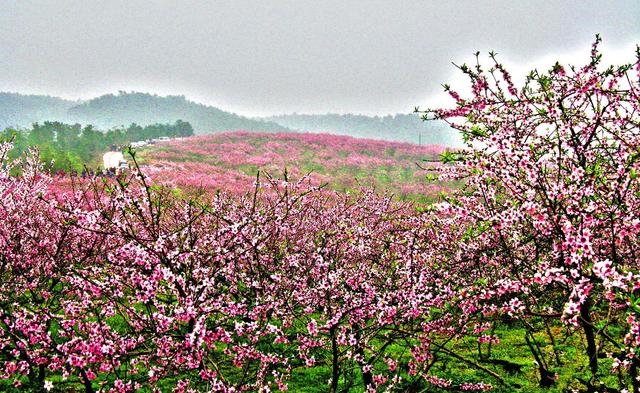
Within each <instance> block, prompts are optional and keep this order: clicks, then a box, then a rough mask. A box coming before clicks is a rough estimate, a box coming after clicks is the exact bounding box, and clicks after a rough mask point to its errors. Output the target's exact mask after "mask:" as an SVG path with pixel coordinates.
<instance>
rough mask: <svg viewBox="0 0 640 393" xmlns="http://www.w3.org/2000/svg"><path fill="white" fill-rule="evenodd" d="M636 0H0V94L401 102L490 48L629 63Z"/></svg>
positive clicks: (525, 67)
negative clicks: (594, 52) (594, 47)
mask: <svg viewBox="0 0 640 393" xmlns="http://www.w3.org/2000/svg"><path fill="white" fill-rule="evenodd" d="M638 21H640V1H638V0H628V1H623V0H620V1H614V0H611V1H603V0H596V1H591V0H581V1H551V0H535V1H519V0H505V1H498V0H494V1H490V0H484V1H481V0H469V1H463V0H458V1H408V0H407V1H402V0H394V1H391V0H390V1H376V0H335V1H334V0H323V1H317V0H294V1H284V0H282V1H281V0H269V1H259V0H255V1H246V0H229V1H215V0H211V1H184V0H182V1H148V0H144V1H138V0H125V1H120V0H109V1H93V0H79V1H62V0H61V1H54V0H48V1H29V0H15V1H8V0H0V91H12V92H20V93H28V94H48V95H54V96H61V97H64V98H68V99H88V98H92V97H95V96H98V95H102V94H106V93H116V92H118V91H120V90H123V91H142V92H150V93H155V94H159V95H169V94H171V95H185V96H186V97H187V98H188V99H190V100H193V101H197V102H201V103H204V104H209V105H213V106H217V107H220V108H221V109H225V110H230V111H233V112H236V113H239V114H242V115H247V116H266V115H271V114H282V113H292V112H297V113H328V112H337V113H348V112H351V113H362V114H370V115H373V114H379V115H382V114H389V113H408V112H411V111H412V109H413V108H414V107H415V106H422V107H425V106H438V105H441V104H444V103H446V102H443V101H442V99H443V93H442V87H441V85H442V84H443V83H450V84H453V86H456V83H463V82H462V80H461V79H460V75H459V73H456V69H455V67H454V66H453V65H452V62H454V63H456V64H462V63H465V62H466V63H471V62H473V61H474V57H473V53H474V52H476V51H481V52H482V53H483V56H484V57H482V58H483V59H485V60H486V53H487V52H488V51H490V50H494V51H496V52H498V54H499V58H500V59H501V61H502V62H503V63H504V64H505V65H506V66H507V68H508V69H510V70H513V73H514V76H515V77H516V79H517V77H518V76H519V75H521V76H524V75H525V74H527V73H528V71H529V70H531V69H532V68H535V67H537V68H538V69H541V70H547V69H548V68H550V66H551V65H552V64H553V63H555V61H556V60H561V61H564V62H565V63H569V64H584V63H586V62H587V60H588V57H589V50H590V44H591V42H593V40H594V37H595V34H596V33H599V34H600V35H601V36H602V38H603V46H602V48H603V53H604V57H605V61H607V60H610V61H611V62H612V63H614V64H617V63H619V62H623V61H631V60H633V58H634V57H633V55H634V51H635V45H636V44H640V23H639V22H638Z"/></svg>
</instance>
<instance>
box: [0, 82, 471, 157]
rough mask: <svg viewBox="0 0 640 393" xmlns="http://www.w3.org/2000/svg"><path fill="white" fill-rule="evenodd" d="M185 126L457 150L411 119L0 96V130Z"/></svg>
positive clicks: (433, 126)
mask: <svg viewBox="0 0 640 393" xmlns="http://www.w3.org/2000/svg"><path fill="white" fill-rule="evenodd" d="M176 120H183V121H186V122H189V123H190V124H191V125H192V127H193V129H194V131H195V133H196V134H211V133H216V132H220V131H234V130H251V131H264V132H282V131H292V130H293V131H303V132H304V131H307V132H314V133H319V132H323V133H331V134H339V135H350V136H354V137H359V138H372V139H382V140H389V141H402V142H410V143H416V144H417V143H422V144H439V145H447V146H457V145H459V143H460V142H459V138H458V137H457V135H456V133H455V132H453V131H452V130H450V129H448V127H447V126H446V125H444V124H438V123H434V122H428V123H425V122H423V121H422V120H420V118H419V116H417V115H414V114H411V115H409V114H397V115H395V116H391V115H388V116H384V117H380V116H373V117H372V116H364V115H354V114H326V115H299V114H292V115H279V116H272V117H266V118H248V117H244V116H240V115H237V114H234V113H230V112H227V111H224V110H222V109H219V108H216V107H213V106H208V105H203V104H199V103H196V102H193V101H189V100H188V99H186V98H185V97H184V96H165V97H163V96H158V95H152V94H148V93H136V92H132V93H127V92H122V91H121V92H119V93H118V94H107V95H103V96H100V97H97V98H93V99H90V100H87V101H70V100H64V99H62V98H58V97H50V96H39V95H22V94H18V93H0V130H2V129H5V128H7V127H22V128H24V127H30V126H31V124H32V123H35V122H40V123H42V122H44V121H60V122H64V123H70V124H74V123H79V124H83V125H86V124H92V125H94V126H95V127H96V128H98V129H101V130H108V129H111V128H122V127H127V126H128V125H130V124H132V123H136V124H138V125H141V126H146V125H150V124H155V123H161V124H164V123H173V122H175V121H176Z"/></svg>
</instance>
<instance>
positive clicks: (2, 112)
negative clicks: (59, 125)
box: [0, 92, 78, 131]
mask: <svg viewBox="0 0 640 393" xmlns="http://www.w3.org/2000/svg"><path fill="white" fill-rule="evenodd" d="M77 103H78V102H77V101H68V100H64V99H62V98H58V97H50V96H43V95H23V94H18V93H4V92H0V131H1V130H4V129H5V128H7V127H30V126H31V124H32V123H35V122H43V121H45V120H52V121H62V122H68V121H69V116H68V113H67V111H68V110H69V108H71V107H72V106H74V105H76V104H77Z"/></svg>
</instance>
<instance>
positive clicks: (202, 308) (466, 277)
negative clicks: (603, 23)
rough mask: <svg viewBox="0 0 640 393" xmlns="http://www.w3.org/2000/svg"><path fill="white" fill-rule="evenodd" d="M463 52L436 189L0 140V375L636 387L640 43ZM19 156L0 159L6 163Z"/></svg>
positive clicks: (68, 380)
mask: <svg viewBox="0 0 640 393" xmlns="http://www.w3.org/2000/svg"><path fill="white" fill-rule="evenodd" d="M597 44H598V42H596V43H595V44H594V47H593V51H592V53H591V58H590V61H589V62H588V64H586V65H585V66H583V67H568V66H563V65H560V64H556V65H555V66H553V68H552V69H551V70H549V71H548V72H547V73H539V72H535V71H534V72H533V73H532V74H531V75H530V76H529V78H528V79H527V82H526V84H525V85H524V86H523V87H521V88H517V87H516V86H514V85H513V83H512V82H511V76H510V75H509V74H508V72H507V71H506V70H505V69H504V67H503V66H502V65H501V64H500V63H499V62H498V61H497V59H496V58H495V57H494V56H491V57H490V64H489V67H488V68H486V69H485V68H484V66H482V65H481V63H480V62H479V63H478V64H477V65H474V66H470V67H469V66H464V65H463V66H461V67H460V68H461V70H462V72H464V73H465V74H466V75H468V76H469V80H470V82H471V93H470V95H469V96H463V95H460V94H458V93H456V92H454V91H450V94H451V96H452V97H453V99H454V100H455V106H454V108H453V109H438V110H427V111H425V113H424V115H425V117H426V118H432V117H435V118H438V119H442V120H446V121H448V122H450V124H451V125H452V127H454V128H456V129H458V130H459V131H460V132H461V133H462V135H463V136H464V137H465V140H466V141H467V145H468V148H467V149H466V150H462V151H460V152H456V153H454V152H446V153H444V154H443V159H444V161H445V162H446V164H443V165H441V166H436V167H434V168H432V171H434V172H435V175H436V176H437V177H438V178H439V179H440V180H441V181H457V182H462V183H464V186H462V187H460V188H459V189H458V190H456V191H452V192H451V193H450V194H449V195H448V196H447V197H445V198H444V200H443V201H440V202H438V203H434V204H428V205H422V206H420V209H416V205H411V204H401V203H400V202H397V201H395V200H393V199H390V198H388V197H384V196H380V195H378V194H376V193H374V192H371V191H364V192H360V193H350V194H344V193H339V192H336V191H329V190H326V189H324V188H319V187H316V184H315V183H314V182H309V181H308V178H305V177H302V178H300V179H299V180H297V181H296V182H291V181H285V180H280V179H277V178H275V177H263V178H262V180H261V179H258V181H257V182H256V183H255V186H254V187H252V189H251V191H250V192H247V193H245V194H244V195H241V196H238V195H233V194H229V195H228V194H225V193H224V192H219V193H216V194H213V193H203V194H200V195H196V194H188V195H189V196H188V197H187V196H185V195H187V194H180V193H176V192H174V191H173V190H172V189H170V188H169V187H163V186H161V185H159V184H155V183H153V181H152V178H153V177H152V176H151V177H149V175H146V174H145V173H144V172H143V171H142V172H141V171H138V170H137V169H134V170H133V171H132V173H131V174H129V175H128V177H119V178H116V179H92V180H86V181H83V180H81V179H80V180H79V182H78V183H77V184H76V186H75V190H73V191H69V190H68V189H67V188H60V187H57V186H56V184H55V183H54V182H53V180H52V179H51V178H50V177H49V176H48V175H47V174H46V173H45V172H43V171H42V170H41V167H40V164H39V161H38V157H37V156H34V155H33V154H30V155H27V156H26V157H24V158H22V159H21V160H19V161H12V160H8V159H6V157H7V154H8V152H9V150H10V148H11V147H10V145H8V144H3V145H2V147H1V149H0V156H2V158H3V166H2V169H1V170H0V198H1V201H0V264H1V265H0V266H1V270H0V272H1V274H2V282H3V285H2V286H1V287H0V359H1V363H0V388H1V389H2V390H3V391H12V390H13V391H58V392H66V391H85V392H97V391H104V392H127V391H130V392H133V391H162V392H164V391H175V392H188V391H216V392H239V391H262V392H267V391H278V390H280V391H283V390H287V389H289V390H291V391H320V392H339V391H340V392H342V391H354V392H356V391H358V392H362V391H370V392H373V391H487V390H492V389H493V390H496V391H505V392H507V391H509V392H510V391H535V390H538V389H539V390H541V391H544V390H549V391H585V392H596V391H598V392H600V391H625V390H626V391H629V392H630V391H638V389H639V388H640V381H639V378H638V376H639V375H638V374H639V373H638V366H639V365H640V359H639V358H638V355H636V353H637V351H638V347H639V346H640V300H638V296H640V295H639V291H640V276H639V271H638V270H639V269H638V263H637V255H638V253H639V252H640V243H639V242H638V239H637V233H638V231H640V212H639V209H640V201H639V200H638V198H640V187H639V183H638V171H640V162H639V158H640V149H639V148H640V127H639V123H640V116H639V115H638V114H639V113H640V112H639V111H640V100H639V96H638V95H639V94H640V52H639V53H638V59H637V61H636V62H635V63H634V64H631V65H627V66H620V67H611V68H606V69H603V68H602V66H601V65H600V62H601V55H600V53H599V52H598V49H597ZM16 165H17V166H20V167H21V171H20V172H21V176H11V175H10V174H9V173H10V172H12V168H13V166H16Z"/></svg>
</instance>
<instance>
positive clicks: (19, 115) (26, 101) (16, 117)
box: [0, 92, 175, 131]
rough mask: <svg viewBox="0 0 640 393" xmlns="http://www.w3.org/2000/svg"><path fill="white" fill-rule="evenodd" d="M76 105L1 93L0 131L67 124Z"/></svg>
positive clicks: (56, 98)
mask: <svg viewBox="0 0 640 393" xmlns="http://www.w3.org/2000/svg"><path fill="white" fill-rule="evenodd" d="M75 104H77V102H75V101H68V100H64V99H62V98H59V97H51V96H43V95H23V94H18V93H5V92H0V131H1V130H4V129H5V128H7V127H28V126H30V125H31V124H32V123H36V122H43V121H46V120H51V121H56V120H57V121H65V122H67V121H68V120H69V119H68V117H69V116H68V113H67V111H68V110H69V108H71V107H72V106H74V105H75ZM174 121H175V119H174Z"/></svg>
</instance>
